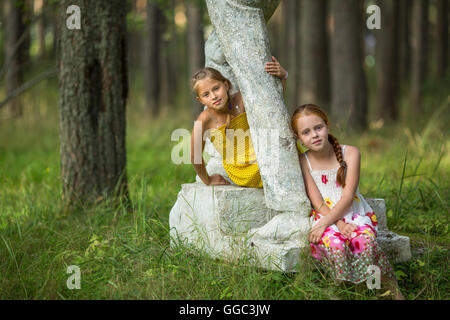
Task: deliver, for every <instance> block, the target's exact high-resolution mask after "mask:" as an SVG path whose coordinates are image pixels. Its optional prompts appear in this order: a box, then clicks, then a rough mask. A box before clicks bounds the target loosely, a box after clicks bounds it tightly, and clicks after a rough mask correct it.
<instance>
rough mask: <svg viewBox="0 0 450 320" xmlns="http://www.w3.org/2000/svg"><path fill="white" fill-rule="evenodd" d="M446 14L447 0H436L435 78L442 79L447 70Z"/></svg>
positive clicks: (447, 12) (447, 11) (447, 8)
mask: <svg viewBox="0 0 450 320" xmlns="http://www.w3.org/2000/svg"><path fill="white" fill-rule="evenodd" d="M448 14H449V1H448V0H437V41H436V45H437V48H436V55H437V56H436V60H437V63H436V64H437V72H436V74H437V78H438V79H443V78H444V77H445V76H446V74H447V71H448V55H449V53H448V37H449V36H448Z"/></svg>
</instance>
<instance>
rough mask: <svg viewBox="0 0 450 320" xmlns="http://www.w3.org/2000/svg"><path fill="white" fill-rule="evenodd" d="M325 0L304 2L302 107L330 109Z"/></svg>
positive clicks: (301, 56)
mask: <svg viewBox="0 0 450 320" xmlns="http://www.w3.org/2000/svg"><path fill="white" fill-rule="evenodd" d="M326 16H327V8H326V1H325V0H302V1H301V9H300V25H301V27H300V32H301V41H300V68H299V71H300V89H299V90H298V91H299V95H300V104H305V103H314V104H317V105H319V106H321V107H322V108H324V109H327V110H329V107H330V106H329V103H330V90H329V63H328V59H329V56H328V35H327V32H326Z"/></svg>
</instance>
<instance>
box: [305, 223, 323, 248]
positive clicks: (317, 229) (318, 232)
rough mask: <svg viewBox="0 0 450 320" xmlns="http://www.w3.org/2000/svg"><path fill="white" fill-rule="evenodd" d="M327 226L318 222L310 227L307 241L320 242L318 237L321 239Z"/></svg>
mask: <svg viewBox="0 0 450 320" xmlns="http://www.w3.org/2000/svg"><path fill="white" fill-rule="evenodd" d="M326 228H327V225H325V224H321V223H320V222H319V223H318V224H317V225H315V226H314V227H313V228H312V229H311V233H310V235H309V242H311V243H315V244H318V243H319V242H320V239H322V235H323V233H324V232H325V229H326Z"/></svg>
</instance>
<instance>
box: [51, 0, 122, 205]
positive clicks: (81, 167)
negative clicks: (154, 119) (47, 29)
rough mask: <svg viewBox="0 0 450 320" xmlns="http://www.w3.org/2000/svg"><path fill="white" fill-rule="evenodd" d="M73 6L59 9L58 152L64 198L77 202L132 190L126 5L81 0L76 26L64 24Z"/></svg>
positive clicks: (65, 3) (115, 1) (65, 2)
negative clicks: (127, 132)
mask: <svg viewBox="0 0 450 320" xmlns="http://www.w3.org/2000/svg"><path fill="white" fill-rule="evenodd" d="M72 4H73V1H71V0H62V1H61V2H60V8H59V10H60V15H59V19H60V23H59V26H61V28H60V44H59V46H58V48H60V50H59V53H58V60H59V61H58V65H59V89H60V100H59V107H60V111H59V115H60V143H61V147H60V151H61V179H62V191H63V198H64V200H65V202H66V203H68V204H78V201H88V200H91V199H99V198H105V197H112V196H114V195H117V194H122V195H127V193H128V191H127V190H128V189H127V175H126V148H125V128H126V122H125V116H126V101H127V96H128V79H127V61H126V52H127V50H126V19H125V18H126V7H125V6H124V5H123V1H122V0H96V1H90V0H83V1H78V2H77V5H78V6H79V7H80V10H81V14H82V19H81V30H78V29H70V28H68V27H66V20H67V19H68V18H70V17H69V16H68V15H67V14H66V9H67V8H68V7H69V6H70V5H72ZM71 17H73V15H72V16H71Z"/></svg>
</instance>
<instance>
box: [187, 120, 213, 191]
mask: <svg viewBox="0 0 450 320" xmlns="http://www.w3.org/2000/svg"><path fill="white" fill-rule="evenodd" d="M208 122H209V119H208V117H207V116H206V114H205V113H203V112H202V113H201V114H200V115H199V117H198V119H197V121H195V122H194V128H193V129H192V135H191V163H192V165H193V166H194V170H195V172H197V174H198V176H199V177H200V179H201V180H202V181H203V183H204V184H206V185H208V184H209V175H208V172H206V167H205V161H204V159H203V149H204V147H205V141H204V140H203V134H204V133H205V131H206V130H207V128H208Z"/></svg>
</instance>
